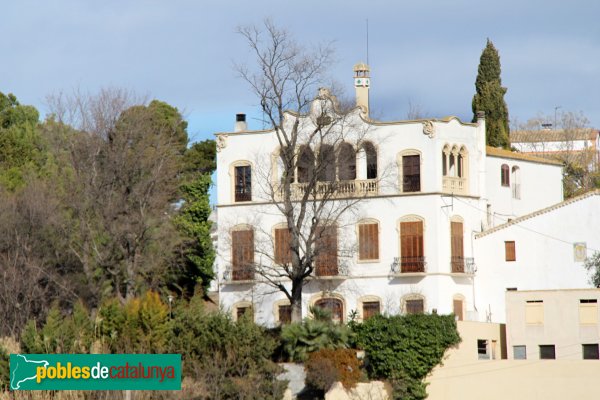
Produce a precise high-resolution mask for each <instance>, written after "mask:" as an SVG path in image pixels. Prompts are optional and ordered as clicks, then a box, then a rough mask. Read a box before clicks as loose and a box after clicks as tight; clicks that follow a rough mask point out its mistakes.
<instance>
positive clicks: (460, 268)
mask: <svg viewBox="0 0 600 400" xmlns="http://www.w3.org/2000/svg"><path fill="white" fill-rule="evenodd" d="M463 236H464V235H463V221H462V218H460V217H457V216H454V217H452V219H451V220H450V265H451V267H452V272H454V273H462V272H465V257H464V243H463V242H464V238H463Z"/></svg>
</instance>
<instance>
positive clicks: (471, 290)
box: [214, 64, 600, 326]
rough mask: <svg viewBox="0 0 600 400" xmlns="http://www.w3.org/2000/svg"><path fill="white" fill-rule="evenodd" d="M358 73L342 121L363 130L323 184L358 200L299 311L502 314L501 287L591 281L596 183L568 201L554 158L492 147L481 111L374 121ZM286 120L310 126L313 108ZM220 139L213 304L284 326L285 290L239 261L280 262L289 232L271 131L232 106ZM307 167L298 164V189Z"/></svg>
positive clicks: (599, 240) (598, 214)
mask: <svg viewBox="0 0 600 400" xmlns="http://www.w3.org/2000/svg"><path fill="white" fill-rule="evenodd" d="M354 70H355V86H356V90H357V107H356V108H355V109H354V110H353V111H352V112H351V113H350V115H349V116H348V117H347V119H348V120H349V121H350V122H351V124H350V125H351V126H353V129H355V130H356V132H360V134H358V133H357V134H356V135H355V136H354V139H353V136H352V135H347V136H346V137H345V139H344V141H343V142H340V143H338V144H337V145H338V146H345V148H344V149H343V151H338V152H336V153H335V154H344V155H345V157H346V158H348V154H350V155H351V157H350V159H351V160H352V161H351V162H350V164H351V165H352V168H351V171H350V173H348V171H347V170H344V171H342V169H341V168H339V163H340V161H339V160H335V158H334V159H332V168H333V169H332V173H331V174H332V175H331V177H329V178H328V179H326V180H331V179H334V180H336V181H340V182H341V183H343V184H340V185H338V187H339V188H346V189H345V191H344V192H341V193H340V194H339V196H337V197H338V198H339V200H335V201H343V197H344V196H347V197H352V196H354V197H357V196H362V199H361V200H360V201H359V202H357V203H356V204H355V206H354V207H353V209H352V211H351V212H348V213H346V214H344V215H343V221H338V223H337V224H336V231H335V232H334V233H333V235H332V236H330V237H333V240H334V241H335V244H334V247H335V248H336V249H338V250H339V251H336V252H335V254H331V255H330V256H329V257H325V258H322V259H321V261H318V260H317V264H318V263H319V262H320V263H321V264H323V265H317V266H316V268H315V272H314V276H311V277H309V282H308V283H307V284H306V286H305V287H304V291H303V304H302V310H303V315H304V316H307V315H309V307H310V306H312V305H317V306H322V307H327V308H329V309H331V310H332V311H333V314H334V316H335V317H336V318H338V319H341V320H346V319H347V318H348V315H349V314H350V313H351V312H353V311H354V312H355V315H357V317H358V318H359V319H363V318H368V317H369V316H370V315H373V314H375V313H388V314H398V313H416V312H429V313H431V312H437V313H440V314H447V313H454V314H455V315H456V316H457V318H458V319H461V320H462V319H464V320H476V321H493V322H504V320H505V316H504V308H505V306H504V302H505V291H506V290H507V289H514V288H518V289H519V290H525V289H527V290H538V289H560V288H581V287H588V286H589V284H588V278H587V273H586V272H585V270H584V268H583V263H582V261H583V259H584V258H585V256H586V252H591V251H592V250H593V249H600V234H599V228H598V227H599V226H600V211H598V210H600V196H599V195H598V193H590V194H588V195H585V196H582V197H581V198H577V199H571V200H569V201H567V202H563V193H562V167H561V165H560V164H558V163H556V162H554V161H551V160H548V159H543V158H536V157H534V156H531V155H524V154H520V153H516V152H510V151H506V150H501V149H497V148H491V147H486V144H485V118H484V116H483V115H482V116H480V118H479V119H478V120H477V122H476V123H464V122H461V121H460V120H459V119H458V118H455V117H447V118H442V119H427V120H413V121H390V122H380V121H374V120H372V119H370V118H369V116H368V87H369V84H370V82H369V81H370V77H369V69H368V66H366V65H364V64H358V65H357V66H356V67H355V69H354ZM288 117H289V119H290V123H291V121H292V120H295V119H299V122H300V126H305V125H306V126H309V125H310V124H311V115H310V114H308V115H304V116H298V115H295V114H291V113H290V114H288ZM216 136H217V147H218V154H217V209H218V244H217V260H216V268H217V281H216V282H215V284H214V288H215V289H216V290H218V291H219V302H220V305H221V307H223V308H224V309H225V310H229V311H231V313H232V314H233V316H234V318H237V316H239V315H240V314H241V313H244V312H252V313H253V315H254V319H255V321H256V322H257V323H261V324H264V325H268V326H273V325H276V324H278V323H281V322H286V321H287V320H289V318H290V307H289V302H288V301H287V299H286V297H285V295H284V294H283V293H282V292H280V291H277V290H275V289H273V287H271V286H269V285H267V283H266V282H265V281H264V280H263V279H261V277H260V276H259V275H258V274H257V275H255V274H253V273H252V271H250V273H248V271H247V270H246V269H243V268H242V265H245V264H253V263H255V264H257V265H258V264H261V263H265V262H271V263H273V264H276V260H277V258H278V257H277V256H276V255H275V256H273V257H263V254H261V253H264V248H268V247H269V246H271V247H270V248H271V249H273V250H272V251H273V252H275V251H276V249H278V248H279V247H280V246H281V243H278V241H281V240H284V236H283V235H280V234H279V231H278V229H281V228H282V227H283V228H285V226H286V225H285V219H284V218H283V215H281V213H280V212H279V211H278V209H277V207H276V205H275V204H274V202H273V201H272V200H271V199H272V197H270V195H269V193H267V192H268V190H267V189H266V187H267V186H268V185H267V183H268V182H267V181H268V180H270V179H276V177H277V173H278V172H277V169H278V157H277V154H278V148H279V143H278V140H277V138H276V134H275V132H274V131H273V130H261V131H249V130H247V129H246V124H245V116H244V115H242V114H238V122H237V123H236V129H235V131H234V132H229V133H218V134H216ZM315 152H317V153H318V152H319V149H315ZM312 157H313V158H312V160H314V157H315V155H314V154H312ZM308 159H311V158H308ZM336 163H337V164H336ZM336 165H338V167H337V168H336V167H335V166H336ZM304 173H306V171H297V173H296V183H295V184H294V185H295V187H296V188H297V189H298V190H301V188H302V175H303V174H304ZM274 177H275V178H274ZM338 244H339V245H338ZM258 247H261V248H262V249H263V250H261V251H257V250H256V249H257V248H258ZM342 248H347V249H355V251H342V250H341V249H342ZM578 252H579V253H578ZM269 260H273V261H269ZM323 260H324V261H323ZM324 263H325V264H327V265H325V264H324ZM283 284H287V283H286V282H283Z"/></svg>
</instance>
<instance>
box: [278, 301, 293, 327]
mask: <svg viewBox="0 0 600 400" xmlns="http://www.w3.org/2000/svg"><path fill="white" fill-rule="evenodd" d="M279 322H280V323H282V324H289V323H290V322H292V306H290V305H283V306H279Z"/></svg>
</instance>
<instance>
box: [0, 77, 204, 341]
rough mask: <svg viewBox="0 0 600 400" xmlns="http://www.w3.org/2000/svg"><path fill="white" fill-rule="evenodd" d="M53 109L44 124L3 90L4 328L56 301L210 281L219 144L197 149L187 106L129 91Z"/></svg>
mask: <svg viewBox="0 0 600 400" xmlns="http://www.w3.org/2000/svg"><path fill="white" fill-rule="evenodd" d="M48 108H49V110H50V114H49V115H48V117H47V119H46V120H45V121H43V122H40V121H39V114H38V112H37V110H35V108H33V107H31V106H26V105H22V104H20V103H19V101H18V100H17V98H16V97H15V96H14V95H12V94H8V95H4V94H2V93H0V265H2V266H3V270H2V279H0V315H2V316H3V321H2V322H3V323H2V324H0V336H4V335H20V332H21V330H22V329H23V327H24V326H25V323H26V322H27V320H29V319H33V318H36V319H37V320H38V321H40V320H41V321H44V320H45V318H46V315H47V313H48V312H49V311H50V307H51V305H52V304H53V303H56V304H57V307H58V308H59V309H61V310H65V309H72V308H74V307H75V303H77V302H78V301H81V302H82V303H84V304H86V306H87V307H89V308H92V309H95V308H99V307H100V305H101V303H102V299H106V298H116V299H117V300H116V301H118V302H120V303H121V304H125V302H126V300H128V299H132V298H134V297H136V296H139V295H140V294H142V293H144V292H145V291H147V290H148V289H151V290H155V291H162V292H163V293H164V292H165V291H167V290H168V291H171V292H173V294H175V295H176V297H189V296H191V295H193V294H194V293H195V291H196V286H198V287H201V288H204V289H206V288H208V285H209V284H210V281H211V280H212V279H213V275H212V263H213V260H214V250H213V249H212V242H211V239H210V228H211V224H210V222H209V221H208V218H209V215H210V212H211V209H210V205H209V199H208V190H209V187H210V173H211V172H212V171H213V170H214V166H215V144H214V141H204V142H201V143H198V144H194V145H192V146H191V147H190V148H188V147H187V146H188V135H187V122H186V121H185V120H184V119H183V118H182V116H181V114H180V112H179V111H178V110H177V108H175V107H172V106H170V105H169V104H167V103H164V102H161V101H158V100H153V101H151V102H149V103H146V102H144V101H140V100H139V99H136V98H135V96H134V95H132V94H131V93H129V92H127V91H123V90H119V89H106V90H102V91H100V92H99V93H98V94H95V95H83V94H81V93H75V94H74V95H73V96H71V97H69V96H62V95H61V96H58V97H54V98H53V97H51V98H49V101H48ZM24 276H26V277H27V279H23V277H24Z"/></svg>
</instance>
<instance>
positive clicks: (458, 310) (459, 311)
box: [454, 299, 463, 321]
mask: <svg viewBox="0 0 600 400" xmlns="http://www.w3.org/2000/svg"><path fill="white" fill-rule="evenodd" d="M454 315H456V318H457V319H458V320H459V321H462V320H463V301H462V300H457V299H455V300H454Z"/></svg>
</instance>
